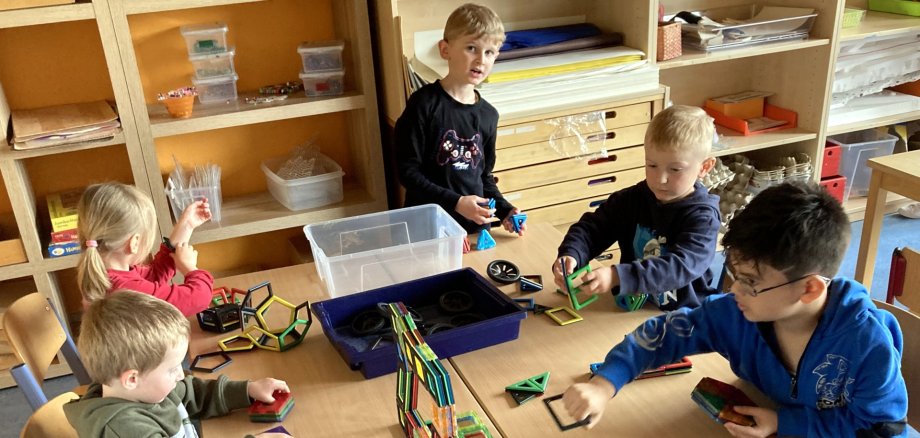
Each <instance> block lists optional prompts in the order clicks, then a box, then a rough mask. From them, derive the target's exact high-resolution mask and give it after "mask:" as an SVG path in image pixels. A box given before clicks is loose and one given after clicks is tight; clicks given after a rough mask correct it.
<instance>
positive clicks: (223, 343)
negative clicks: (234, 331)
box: [217, 334, 256, 352]
mask: <svg viewBox="0 0 920 438" xmlns="http://www.w3.org/2000/svg"><path fill="white" fill-rule="evenodd" d="M236 342H245V344H244V345H237V346H235V347H234V346H232V344H234V343H236ZM217 345H218V346H220V349H221V351H227V352H232V351H249V350H252V349H253V348H255V347H256V343H255V342H253V341H252V340H251V339H249V338H248V337H247V336H245V335H242V334H240V335H233V336H230V337H229V338H224V339H221V340H219V341H217Z"/></svg>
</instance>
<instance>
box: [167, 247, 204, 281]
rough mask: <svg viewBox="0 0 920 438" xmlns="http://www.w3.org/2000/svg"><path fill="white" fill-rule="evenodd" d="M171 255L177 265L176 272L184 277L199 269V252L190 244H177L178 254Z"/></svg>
mask: <svg viewBox="0 0 920 438" xmlns="http://www.w3.org/2000/svg"><path fill="white" fill-rule="evenodd" d="M170 255H171V256H172V258H173V261H175V263H176V270H177V271H179V272H180V273H182V275H185V274H187V273H189V272H191V271H194V270H196V269H198V250H196V249H195V247H193V246H192V245H189V244H188V242H179V243H178V244H176V252H174V253H172V254H170Z"/></svg>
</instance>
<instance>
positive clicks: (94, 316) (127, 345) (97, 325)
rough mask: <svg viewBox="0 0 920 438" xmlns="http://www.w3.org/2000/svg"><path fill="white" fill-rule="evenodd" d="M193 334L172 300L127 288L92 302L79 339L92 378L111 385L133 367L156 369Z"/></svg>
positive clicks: (146, 370) (84, 315)
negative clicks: (169, 352)
mask: <svg viewBox="0 0 920 438" xmlns="http://www.w3.org/2000/svg"><path fill="white" fill-rule="evenodd" d="M188 337H189V323H188V320H187V319H185V317H184V316H182V313H181V312H179V310H178V309H176V308H175V307H174V306H173V305H172V304H169V303H167V302H166V301H163V300H161V299H159V298H155V297H153V296H152V295H147V294H143V293H140V292H135V291H131V290H124V289H122V290H119V291H115V292H113V293H111V294H109V295H108V296H106V297H105V298H102V299H99V300H96V301H95V302H93V303H92V304H91V305H90V306H89V309H88V310H87V311H86V313H85V314H83V322H82V324H81V325H80V338H79V341H78V344H79V350H80V355H81V356H82V359H83V365H84V366H85V367H86V371H87V373H89V376H90V378H92V379H93V381H94V382H97V383H102V384H108V383H109V382H111V381H112V380H113V379H117V378H118V377H119V376H120V375H121V374H122V373H123V372H125V371H128V370H138V371H139V372H140V373H141V374H144V373H147V372H148V371H151V370H153V369H154V368H156V367H158V366H159V365H160V364H161V363H162V362H163V360H164V358H165V357H166V353H167V351H168V350H169V349H170V348H174V347H175V346H176V345H179V343H181V342H183V341H185V340H187V339H188Z"/></svg>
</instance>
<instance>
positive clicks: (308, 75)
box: [300, 69, 345, 80]
mask: <svg viewBox="0 0 920 438" xmlns="http://www.w3.org/2000/svg"><path fill="white" fill-rule="evenodd" d="M344 75H345V69H342V70H330V71H317V72H300V79H301V80H303V79H324V78H332V77H336V76H344Z"/></svg>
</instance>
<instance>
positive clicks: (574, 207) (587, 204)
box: [527, 195, 608, 229]
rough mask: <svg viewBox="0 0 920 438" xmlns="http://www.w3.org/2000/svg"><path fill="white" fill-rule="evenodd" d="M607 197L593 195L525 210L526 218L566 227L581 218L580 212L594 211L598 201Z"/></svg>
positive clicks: (602, 200)
mask: <svg viewBox="0 0 920 438" xmlns="http://www.w3.org/2000/svg"><path fill="white" fill-rule="evenodd" d="M607 197H608V195H603V196H595V197H592V198H587V199H579V200H577V201H571V202H566V203H563V204H556V205H551V206H549V207H540V208H534V209H532V210H527V220H531V221H534V222H546V223H549V224H551V225H553V226H554V227H556V226H560V225H565V228H566V229H568V226H569V225H571V224H572V223H574V222H575V221H577V220H578V219H579V218H581V215H582V214H584V213H586V212H589V211H594V209H595V208H597V205H598V204H599V203H601V202H604V201H606V200H607ZM572 217H575V221H573V220H572Z"/></svg>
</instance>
